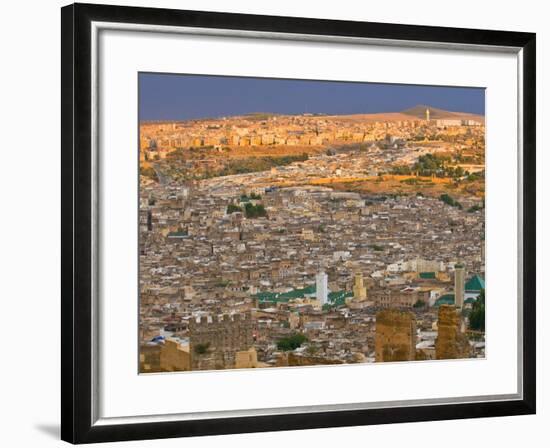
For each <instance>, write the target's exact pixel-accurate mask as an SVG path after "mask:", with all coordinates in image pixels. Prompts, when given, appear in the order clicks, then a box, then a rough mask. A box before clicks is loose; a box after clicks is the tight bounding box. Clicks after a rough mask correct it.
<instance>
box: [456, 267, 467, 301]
mask: <svg viewBox="0 0 550 448" xmlns="http://www.w3.org/2000/svg"><path fill="white" fill-rule="evenodd" d="M464 277H465V271H464V265H463V264H462V263H457V264H456V265H455V306H456V307H457V308H459V309H462V307H463V306H464Z"/></svg>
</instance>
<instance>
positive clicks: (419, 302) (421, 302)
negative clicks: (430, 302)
mask: <svg viewBox="0 0 550 448" xmlns="http://www.w3.org/2000/svg"><path fill="white" fill-rule="evenodd" d="M425 306H426V302H424V300H422V299H418V300H417V301H416V302H415V304H414V305H413V308H424V307H425Z"/></svg>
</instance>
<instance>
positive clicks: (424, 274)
mask: <svg viewBox="0 0 550 448" xmlns="http://www.w3.org/2000/svg"><path fill="white" fill-rule="evenodd" d="M419 276H420V278H423V279H433V278H435V272H421V273H420V274H419Z"/></svg>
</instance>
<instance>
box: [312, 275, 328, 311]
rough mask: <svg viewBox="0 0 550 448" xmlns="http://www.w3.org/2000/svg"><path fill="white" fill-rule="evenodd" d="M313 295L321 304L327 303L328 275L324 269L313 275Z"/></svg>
mask: <svg viewBox="0 0 550 448" xmlns="http://www.w3.org/2000/svg"><path fill="white" fill-rule="evenodd" d="M315 297H316V299H317V300H318V301H319V302H320V303H321V305H324V304H326V303H328V276H327V274H326V273H325V272H324V271H320V272H319V273H318V274H317V275H316V276H315Z"/></svg>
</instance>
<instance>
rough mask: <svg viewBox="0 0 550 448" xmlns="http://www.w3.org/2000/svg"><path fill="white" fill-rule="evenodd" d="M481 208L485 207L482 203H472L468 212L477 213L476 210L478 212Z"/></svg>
mask: <svg viewBox="0 0 550 448" xmlns="http://www.w3.org/2000/svg"><path fill="white" fill-rule="evenodd" d="M480 210H483V207H482V206H481V205H478V204H476V205H472V206H471V207H470V208H469V209H468V213H475V212H478V211H480Z"/></svg>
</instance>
